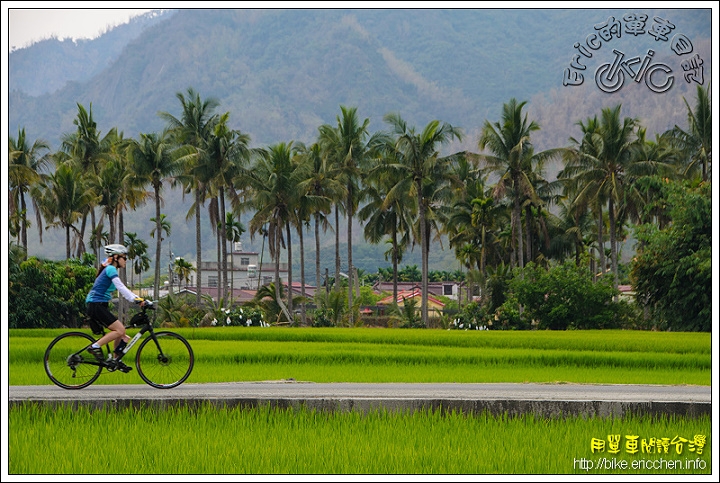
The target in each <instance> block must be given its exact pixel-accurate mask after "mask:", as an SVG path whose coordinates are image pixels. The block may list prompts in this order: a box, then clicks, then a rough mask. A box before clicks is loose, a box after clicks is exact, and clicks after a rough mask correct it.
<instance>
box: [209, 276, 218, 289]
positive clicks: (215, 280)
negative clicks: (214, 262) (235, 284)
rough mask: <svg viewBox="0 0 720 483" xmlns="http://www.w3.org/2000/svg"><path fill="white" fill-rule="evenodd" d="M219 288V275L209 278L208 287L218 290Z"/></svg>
mask: <svg viewBox="0 0 720 483" xmlns="http://www.w3.org/2000/svg"><path fill="white" fill-rule="evenodd" d="M217 286H218V278H217V275H215V276H212V275H211V276H209V277H208V287H210V288H217Z"/></svg>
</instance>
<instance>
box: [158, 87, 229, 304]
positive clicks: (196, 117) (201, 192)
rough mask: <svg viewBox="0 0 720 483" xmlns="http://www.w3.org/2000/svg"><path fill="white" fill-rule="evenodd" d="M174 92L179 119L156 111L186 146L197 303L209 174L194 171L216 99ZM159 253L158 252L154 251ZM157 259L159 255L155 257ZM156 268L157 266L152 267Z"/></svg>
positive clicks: (200, 161)
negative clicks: (192, 197) (179, 108)
mask: <svg viewBox="0 0 720 483" xmlns="http://www.w3.org/2000/svg"><path fill="white" fill-rule="evenodd" d="M175 96H176V97H177V98H178V100H179V101H180V104H181V106H182V114H181V117H180V119H178V118H176V117H175V116H173V115H171V114H170V113H168V112H160V113H158V114H159V116H160V117H161V118H163V119H164V120H165V121H166V122H167V123H168V127H169V129H170V131H171V133H172V135H173V140H174V142H175V144H176V145H177V146H187V147H189V148H190V151H192V152H191V153H188V154H187V156H188V157H187V159H186V162H185V166H186V173H185V174H186V176H185V177H184V178H183V179H184V184H185V186H186V188H187V189H188V190H190V191H192V192H194V194H195V203H194V204H193V206H192V207H191V210H194V212H195V245H196V247H195V248H196V252H197V262H196V266H197V287H196V299H195V300H196V303H197V305H198V307H199V306H200V301H201V290H200V289H201V283H202V242H201V240H202V236H201V229H200V227H201V224H200V208H201V206H202V205H203V203H204V202H205V197H206V196H207V193H208V191H209V189H210V184H211V181H212V177H211V176H209V175H206V174H207V173H206V172H204V171H203V170H202V169H200V170H199V171H198V172H196V171H195V170H196V168H197V167H199V166H202V165H203V163H204V161H205V160H204V159H202V158H203V157H204V156H206V155H207V153H206V152H205V151H203V149H204V147H205V146H206V145H207V140H208V139H209V137H210V136H211V134H212V131H213V129H214V127H215V124H216V123H217V120H218V118H217V115H215V114H213V111H214V110H215V108H216V107H217V106H218V105H219V101H218V100H217V99H215V98H209V99H206V100H205V101H203V100H202V99H201V98H200V94H198V93H197V92H195V90H194V89H193V88H192V87H189V88H188V89H187V97H185V95H184V94H183V93H182V92H178V93H176V94H175ZM157 256H158V257H159V253H158V255H157ZM158 259H159V258H158ZM156 270H158V269H157V268H156Z"/></svg>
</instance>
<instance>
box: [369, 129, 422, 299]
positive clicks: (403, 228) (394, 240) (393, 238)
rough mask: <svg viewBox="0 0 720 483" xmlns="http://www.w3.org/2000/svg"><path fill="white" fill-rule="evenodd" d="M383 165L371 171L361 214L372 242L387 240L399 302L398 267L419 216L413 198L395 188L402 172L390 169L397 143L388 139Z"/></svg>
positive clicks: (394, 288) (394, 293)
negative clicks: (413, 223) (414, 221)
mask: <svg viewBox="0 0 720 483" xmlns="http://www.w3.org/2000/svg"><path fill="white" fill-rule="evenodd" d="M382 153H383V154H382V157H381V162H380V163H379V164H378V165H377V166H375V167H374V168H373V169H371V170H370V171H369V172H368V175H367V177H366V179H365V198H366V200H367V203H366V204H365V206H363V208H361V209H360V211H359V212H358V216H359V218H360V219H361V220H362V221H363V222H365V227H364V229H363V233H364V235H365V239H366V240H368V241H369V242H370V243H373V244H378V243H380V242H381V241H382V240H383V239H384V238H385V237H388V240H387V241H388V243H389V244H390V249H389V250H388V251H387V252H386V253H385V259H386V260H387V259H388V257H389V258H390V260H391V261H392V281H393V300H397V294H398V290H397V282H398V264H399V263H400V262H401V261H402V258H403V254H404V253H405V251H406V250H407V248H408V247H409V246H410V241H411V240H410V238H411V234H412V220H414V219H415V217H416V214H417V206H416V204H415V199H414V198H408V197H406V196H404V195H403V194H402V193H400V192H399V191H397V190H396V191H392V188H393V187H394V186H395V185H396V184H397V183H398V182H399V181H400V179H399V176H400V173H399V172H398V171H396V170H392V169H391V168H390V166H392V163H393V162H395V161H396V159H395V157H394V155H395V141H394V140H391V139H389V138H388V144H387V145H386V149H383V150H382Z"/></svg>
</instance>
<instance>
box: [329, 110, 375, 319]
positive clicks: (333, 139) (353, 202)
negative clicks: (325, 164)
mask: <svg viewBox="0 0 720 483" xmlns="http://www.w3.org/2000/svg"><path fill="white" fill-rule="evenodd" d="M340 111H341V116H342V117H341V116H337V118H336V119H337V126H336V127H333V126H331V125H329V124H324V125H322V126H320V128H319V130H320V138H319V142H320V144H321V145H322V146H323V149H325V150H326V151H327V152H328V153H329V156H330V159H331V160H332V161H331V162H332V163H333V167H334V171H335V173H336V175H335V177H336V178H337V179H338V180H340V181H341V182H342V183H343V184H344V185H345V200H344V202H343V203H344V209H345V216H346V217H347V244H348V252H347V253H348V260H347V263H348V308H349V310H350V315H349V316H350V325H351V326H352V325H353V312H352V307H353V294H352V290H353V260H352V240H353V235H352V226H353V217H354V216H355V213H356V211H357V208H358V203H359V202H360V195H361V189H360V187H359V183H360V175H361V173H363V170H364V169H365V165H366V163H367V161H368V156H369V153H370V150H371V146H372V145H373V143H374V142H375V138H374V137H368V125H369V124H370V119H369V118H366V119H365V120H364V121H363V122H362V123H361V122H360V120H359V119H358V116H357V108H356V107H350V108H348V107H345V106H340ZM336 213H337V207H336ZM336 218H337V217H336ZM336 230H337V226H336ZM336 245H337V244H336ZM338 267H339V254H338V255H337V256H336V274H335V276H336V278H337V277H338V275H339V273H337V272H339V269H338Z"/></svg>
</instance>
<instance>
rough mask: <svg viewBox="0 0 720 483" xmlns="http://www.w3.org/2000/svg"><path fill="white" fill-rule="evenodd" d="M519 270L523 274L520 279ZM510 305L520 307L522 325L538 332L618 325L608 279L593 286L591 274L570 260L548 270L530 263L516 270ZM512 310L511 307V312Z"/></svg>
mask: <svg viewBox="0 0 720 483" xmlns="http://www.w3.org/2000/svg"><path fill="white" fill-rule="evenodd" d="M520 271H522V272H523V274H522V276H520V273H519V272H520ZM509 291H510V296H509V298H508V300H507V301H506V302H505V305H506V306H508V305H510V306H517V305H521V306H522V307H523V312H522V314H521V315H520V326H521V327H522V328H531V327H533V326H534V325H537V329H540V330H543V329H551V330H566V329H604V328H617V327H618V326H619V322H620V320H619V318H618V316H619V312H618V309H619V308H618V305H617V304H616V303H613V302H612V299H613V296H614V295H616V292H617V291H616V290H615V289H614V288H613V287H612V285H611V284H610V283H609V280H608V279H605V280H604V281H602V282H599V283H593V281H592V276H591V274H590V271H589V270H588V269H587V268H586V267H578V266H577V265H575V263H574V262H573V261H570V260H567V261H565V262H563V263H562V264H559V265H554V266H551V267H550V268H549V269H545V268H543V267H540V266H538V265H537V264H535V263H533V262H531V263H528V265H527V266H526V267H525V268H524V269H516V270H515V273H514V274H513V277H512V279H511V280H510V284H509ZM510 310H511V307H510V308H508V312H509V311H510Z"/></svg>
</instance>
